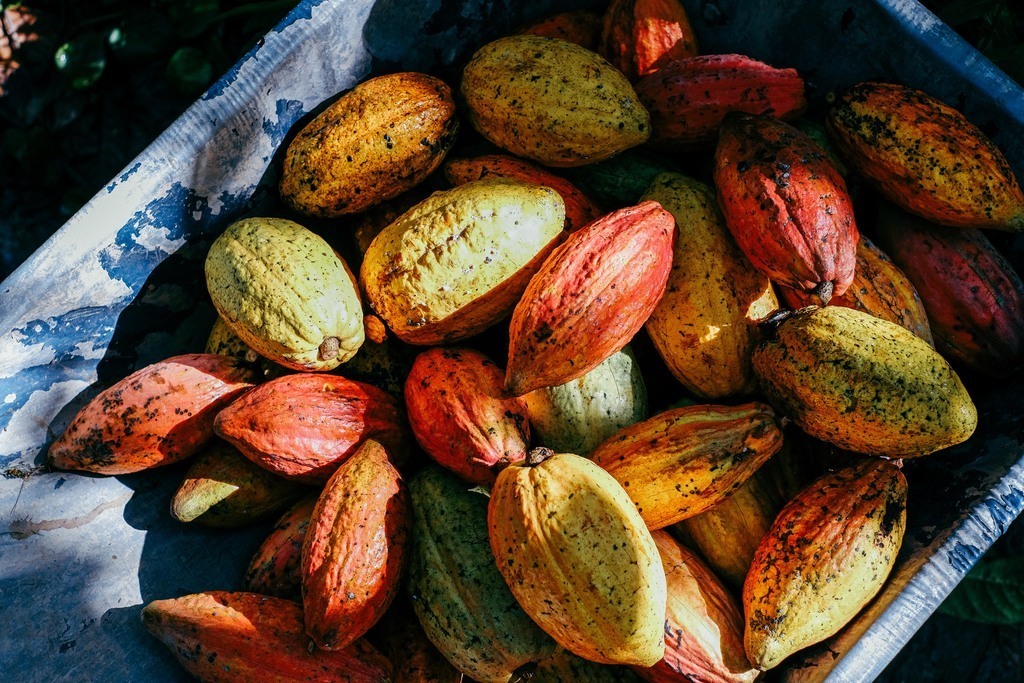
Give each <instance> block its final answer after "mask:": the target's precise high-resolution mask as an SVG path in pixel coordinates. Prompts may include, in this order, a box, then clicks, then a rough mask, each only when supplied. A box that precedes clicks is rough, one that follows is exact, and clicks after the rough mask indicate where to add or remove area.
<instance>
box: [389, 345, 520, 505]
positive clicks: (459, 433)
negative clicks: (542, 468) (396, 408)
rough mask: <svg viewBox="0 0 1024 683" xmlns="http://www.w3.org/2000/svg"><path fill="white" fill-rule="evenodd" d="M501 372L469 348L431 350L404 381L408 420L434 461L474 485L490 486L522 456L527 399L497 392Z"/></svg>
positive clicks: (425, 353) (418, 357)
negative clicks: (507, 466) (502, 471)
mask: <svg viewBox="0 0 1024 683" xmlns="http://www.w3.org/2000/svg"><path fill="white" fill-rule="evenodd" d="M504 379H505V373H504V372H502V370H501V368H499V367H498V366H497V365H495V364H494V362H493V361H492V360H491V359H490V358H488V357H487V356H485V355H484V354H482V353H480V352H479V351H474V350H472V349H458V348H445V349H430V350H428V351H424V352H423V353H421V354H420V355H419V356H417V358H416V362H415V363H413V366H412V371H411V372H410V373H409V377H408V378H407V379H406V382H405V405H406V410H407V411H408V413H409V424H410V425H412V431H413V434H415V435H416V440H417V441H419V443H420V446H422V447H423V450H425V451H426V452H427V455H429V456H430V457H432V458H433V459H434V460H435V461H436V462H437V463H438V464H440V465H442V466H444V467H446V468H447V469H450V470H451V471H453V472H455V473H456V474H458V475H459V476H460V477H462V478H463V479H465V480H467V481H471V482H473V483H475V484H483V485H487V486H489V485H491V484H493V483H494V478H495V477H496V476H497V471H498V470H499V469H500V468H501V467H504V466H505V465H507V464H508V463H510V462H515V461H517V460H522V459H523V458H525V457H526V450H527V449H528V448H529V446H530V425H529V422H528V418H527V409H526V403H525V402H524V401H523V400H522V399H520V398H515V397H506V396H503V395H502V386H503V384H504Z"/></svg>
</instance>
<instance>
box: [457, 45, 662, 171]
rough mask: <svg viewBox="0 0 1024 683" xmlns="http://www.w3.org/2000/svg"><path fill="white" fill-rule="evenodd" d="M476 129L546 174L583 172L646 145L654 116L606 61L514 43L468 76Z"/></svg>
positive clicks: (479, 60)
mask: <svg viewBox="0 0 1024 683" xmlns="http://www.w3.org/2000/svg"><path fill="white" fill-rule="evenodd" d="M461 88H462V96H463V97H464V98H465V100H466V105H467V107H468V108H469V111H468V115H469V121H470V123H472V124H473V127H474V128H475V129H476V130H477V131H478V132H479V133H480V134H481V135H483V136H484V137H485V138H487V140H488V141H490V142H492V143H494V144H495V145H497V146H498V147H501V148H502V149H506V150H508V151H509V152H512V153H513V154H515V155H516V156H520V157H523V158H525V159H530V160H531V161H536V162H538V163H541V164H544V165H545V166H581V165H584V164H591V163H594V162H595V161H600V160H602V159H607V158H608V157H610V156H612V155H614V154H617V153H618V152H621V151H623V150H626V149H629V148H630V147H636V146H637V145H641V144H643V143H644V142H646V141H647V138H648V136H649V135H650V134H651V123H650V116H649V115H648V114H647V110H646V109H644V107H643V105H642V104H640V101H639V100H638V99H637V98H636V93H635V92H633V87H632V86H631V85H630V84H629V81H627V80H626V78H625V77H624V76H623V75H622V73H620V72H619V71H618V70H617V69H616V68H615V67H613V66H612V65H611V64H609V63H608V62H606V61H605V60H604V59H603V58H602V57H601V56H600V55H598V54H596V53H594V52H591V51H590V50H587V49H585V48H582V47H580V46H579V45H575V44H574V43H568V42H566V41H564V40H559V39H557V38H543V37H541V36H510V37H508V38H499V39H498V40H495V41H494V42H491V43H488V44H487V45H484V46H483V47H482V48H480V49H479V50H477V52H476V54H474V55H473V58H472V59H471V60H470V62H469V64H467V65H466V68H465V69H464V70H463V72H462V86H461Z"/></svg>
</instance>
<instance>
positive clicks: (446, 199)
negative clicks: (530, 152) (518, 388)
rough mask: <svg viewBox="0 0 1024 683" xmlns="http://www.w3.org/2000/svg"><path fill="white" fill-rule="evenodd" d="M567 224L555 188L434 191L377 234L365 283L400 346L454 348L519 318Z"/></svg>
mask: <svg viewBox="0 0 1024 683" xmlns="http://www.w3.org/2000/svg"><path fill="white" fill-rule="evenodd" d="M564 223H565V204H564V202H563V201H562V198H561V197H560V196H559V195H558V193H557V192H555V191H554V190H552V189H551V188H548V187H539V186H536V185H530V184H527V183H522V182H516V181H511V180H503V179H491V180H479V181H477V182H473V183H466V184H465V185H460V186H459V187H456V188H455V189H452V190H448V191H447V192H436V193H434V194H433V195H431V196H430V197H429V198H428V199H426V200H425V201H422V202H420V203H419V204H417V205H416V206H415V207H413V208H412V209H410V210H409V211H407V212H406V213H404V214H402V216H401V217H399V218H398V219H397V220H396V221H395V222H394V223H392V224H391V225H389V226H388V227H387V228H386V229H385V230H384V231H383V232H381V233H380V234H379V235H377V237H376V238H375V239H374V240H373V242H372V243H371V244H370V247H369V249H367V250H366V255H365V257H364V259H363V264H362V268H361V270H360V282H361V283H362V285H363V288H364V289H365V291H366V297H367V298H368V299H369V300H370V305H371V306H373V309H374V311H376V312H377V315H379V316H380V317H381V318H382V319H383V320H384V322H386V323H387V324H388V327H389V328H391V330H392V331H393V332H394V333H395V335H396V336H397V337H398V338H399V339H401V340H402V341H404V342H407V343H410V344H424V345H434V344H443V343H452V342H456V341H459V340H460V339H464V338H466V337H471V336H473V335H475V334H477V333H479V332H482V331H483V330H485V329H486V328H488V327H489V326H491V325H492V324H494V323H496V322H497V321H498V320H500V319H502V318H503V317H505V315H507V314H508V312H509V311H511V310H512V307H513V306H515V304H516V302H517V301H518V300H519V297H520V296H521V295H522V293H523V290H524V289H526V285H527V283H528V282H529V280H530V278H531V277H533V274H534V273H535V272H537V269H538V268H540V265H541V263H543V261H544V259H545V258H546V257H547V255H548V253H549V252H550V251H551V250H552V249H553V248H554V247H555V245H556V244H558V242H559V241H561V239H562V234H563V230H562V228H563V225H564Z"/></svg>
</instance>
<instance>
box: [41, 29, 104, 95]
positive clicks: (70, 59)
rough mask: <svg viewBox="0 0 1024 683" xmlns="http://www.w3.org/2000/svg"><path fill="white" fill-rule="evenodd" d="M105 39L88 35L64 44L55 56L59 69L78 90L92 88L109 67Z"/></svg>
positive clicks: (97, 34)
mask: <svg viewBox="0 0 1024 683" xmlns="http://www.w3.org/2000/svg"><path fill="white" fill-rule="evenodd" d="M104 43H105V38H104V36H102V35H101V34H99V33H87V34H85V35H82V36H79V37H77V38H75V39H74V40H72V41H69V42H67V43H64V44H63V45H61V46H60V47H59V48H57V51H56V52H55V53H54V55H53V62H54V64H56V65H57V69H58V70H59V71H60V72H61V73H62V74H63V75H64V77H65V78H67V79H68V80H69V81H70V82H71V87H72V88H75V89H77V90H83V89H85V88H89V87H92V85H93V84H95V83H96V81H98V80H99V79H100V76H102V75H103V70H104V69H105V68H106V66H107V53H106V49H105V47H104Z"/></svg>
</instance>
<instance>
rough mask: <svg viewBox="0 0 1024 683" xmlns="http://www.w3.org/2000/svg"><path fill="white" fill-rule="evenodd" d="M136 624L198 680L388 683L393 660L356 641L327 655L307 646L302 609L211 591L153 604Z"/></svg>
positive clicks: (261, 598)
mask: <svg viewBox="0 0 1024 683" xmlns="http://www.w3.org/2000/svg"><path fill="white" fill-rule="evenodd" d="M142 623H143V624H144V625H145V626H146V629H147V630H148V631H149V632H150V633H151V634H153V635H154V636H156V638H157V639H159V640H160V642H162V643H163V644H164V645H166V646H167V647H168V649H170V650H171V652H173V653H174V656H175V657H177V659H178V662H179V663H180V664H181V665H182V666H183V667H185V670H187V671H188V672H189V673H190V674H192V675H193V676H195V677H196V678H198V679H199V680H201V681H237V682H238V683H247V682H249V681H275V682H277V683H285V682H290V681H294V682H295V683H299V682H300V681H303V682H306V683H333V682H334V681H350V682H351V683H388V681H390V680H391V662H389V661H388V660H387V659H386V658H385V657H384V656H383V655H381V654H380V653H379V652H377V651H376V650H375V649H374V648H373V646H372V645H370V644H369V643H367V642H365V641H358V642H356V643H353V644H352V645H350V646H349V647H347V648H345V649H343V650H338V651H337V652H328V651H326V650H319V649H316V648H310V647H309V636H307V635H306V633H305V631H304V630H303V627H302V605H300V604H299V603H297V602H292V601H291V600H282V599H281V598H272V597H268V596H266V595H256V594H255V593H230V592H227V591H211V592H208V593H196V594H194V595H185V596H183V597H180V598H174V599H170V600H154V601H153V602H151V603H149V604H148V605H146V606H145V607H144V608H143V609H142Z"/></svg>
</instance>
